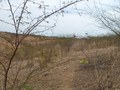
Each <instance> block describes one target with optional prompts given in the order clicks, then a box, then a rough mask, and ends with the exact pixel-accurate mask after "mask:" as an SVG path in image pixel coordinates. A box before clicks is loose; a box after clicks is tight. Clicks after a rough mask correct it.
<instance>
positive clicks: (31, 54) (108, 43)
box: [0, 33, 120, 90]
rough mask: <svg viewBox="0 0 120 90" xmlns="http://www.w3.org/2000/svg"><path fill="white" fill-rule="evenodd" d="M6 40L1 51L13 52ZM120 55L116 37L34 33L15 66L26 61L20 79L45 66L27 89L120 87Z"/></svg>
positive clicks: (20, 50)
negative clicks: (41, 34) (61, 35)
mask: <svg viewBox="0 0 120 90" xmlns="http://www.w3.org/2000/svg"><path fill="white" fill-rule="evenodd" d="M0 36H5V37H6V38H7V39H9V40H10V41H12V40H13V38H14V34H9V33H2V34H1V33H0ZM3 41H4V40H2V39H0V42H1V47H0V51H1V52H4V54H9V53H11V52H8V51H9V47H8V44H7V42H5V41H4V42H5V44H3ZM1 56H2V54H1ZM119 56H120V52H119V38H118V37H116V36H108V37H105V36H104V37H91V38H90V39H73V38H49V37H40V36H34V35H31V36H29V37H27V38H26V39H25V40H24V41H23V43H22V44H21V46H20V48H19V50H18V52H17V54H16V57H15V61H14V62H13V65H14V64H16V66H18V65H19V64H17V63H22V66H21V67H22V68H23V69H22V74H21V73H20V76H18V80H19V82H22V81H23V80H24V79H25V76H26V73H29V70H31V69H33V68H34V67H35V66H40V67H41V69H40V70H38V71H36V72H35V73H34V75H33V77H32V78H31V79H30V80H29V81H28V84H27V86H24V87H23V88H24V89H25V88H29V89H27V90H106V89H109V90H115V89H118V90H119V89H120V85H119V79H120V78H119V74H120V72H119V71H120V67H119V63H120V61H119ZM9 57H10V56H9ZM2 59H3V58H2ZM2 59H1V60H2ZM16 66H13V68H11V73H10V75H11V76H13V74H16V70H15V71H14V72H13V71H12V69H14V68H16ZM24 72H25V73H24ZM13 78H14V77H13ZM18 84H19V83H18ZM16 87H17V86H16ZM23 88H22V89H23ZM22 89H21V90H22Z"/></svg>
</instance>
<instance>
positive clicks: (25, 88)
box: [22, 84, 33, 90]
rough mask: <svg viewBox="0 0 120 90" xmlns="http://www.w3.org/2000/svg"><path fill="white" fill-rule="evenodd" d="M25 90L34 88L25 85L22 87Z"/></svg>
mask: <svg viewBox="0 0 120 90" xmlns="http://www.w3.org/2000/svg"><path fill="white" fill-rule="evenodd" d="M22 89H23V90H33V87H32V86H31V85H30V84H25V85H23V86H22Z"/></svg>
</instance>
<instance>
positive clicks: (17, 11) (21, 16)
mask: <svg viewBox="0 0 120 90" xmlns="http://www.w3.org/2000/svg"><path fill="white" fill-rule="evenodd" d="M6 1H7V3H8V6H9V8H7V9H6V8H5V9H4V8H1V9H0V10H4V11H6V12H9V13H10V14H9V15H8V14H7V16H8V18H9V19H11V20H10V21H6V20H5V19H0V21H1V22H3V23H6V24H8V25H11V26H12V27H13V28H14V31H15V37H13V38H12V40H10V39H9V38H8V37H5V35H1V36H0V38H1V39H2V40H3V41H4V42H2V43H1V45H3V46H7V47H9V52H7V54H4V53H1V57H3V58H4V59H3V58H0V59H1V60H0V65H1V67H2V69H1V70H3V72H1V75H2V76H3V81H2V83H3V86H2V90H8V89H11V90H14V89H15V87H16V86H15V85H16V84H18V83H17V82H18V78H19V76H20V75H21V73H20V71H21V70H22V69H21V65H22V64H23V63H19V62H17V63H15V62H14V59H15V56H16V53H17V51H18V49H19V47H20V45H21V43H22V41H23V40H24V39H25V38H26V37H28V36H29V35H30V34H31V33H35V32H36V31H37V32H40V33H41V32H44V31H46V30H50V29H51V28H53V27H55V26H56V24H54V25H52V26H48V25H49V19H50V17H51V16H54V15H56V16H58V15H59V14H61V13H64V9H65V8H67V7H69V6H71V5H73V4H76V3H78V2H81V1H83V0H73V1H68V2H62V4H61V5H58V6H56V7H54V8H51V7H50V6H49V5H46V4H45V1H44V0H41V2H40V3H39V2H36V1H35V0H22V1H20V3H19V4H16V3H14V0H6ZM29 5H30V6H29ZM32 5H33V6H34V5H35V6H36V7H37V9H39V10H38V11H39V12H38V13H36V14H38V15H33V14H32V13H33V11H31V9H30V8H31V6H32ZM7 16H6V17H7ZM55 23H56V22H55ZM46 24H47V25H46ZM42 26H45V27H46V28H45V29H44V30H42V29H40V30H38V27H40V28H41V27H42ZM20 34H22V35H20ZM15 68H17V70H16V71H15V72H16V73H15V75H13V77H14V78H12V77H11V75H10V74H11V73H12V71H14V69H15ZM38 69H40V67H39V66H36V67H32V68H30V70H31V71H29V73H26V74H27V75H26V78H25V80H24V81H23V82H22V83H19V85H18V87H19V88H20V86H22V85H24V84H25V83H26V82H27V80H28V79H29V78H30V77H31V76H32V74H33V73H34V72H35V71H37V70H38ZM24 73H25V72H24ZM15 90H16V89H15Z"/></svg>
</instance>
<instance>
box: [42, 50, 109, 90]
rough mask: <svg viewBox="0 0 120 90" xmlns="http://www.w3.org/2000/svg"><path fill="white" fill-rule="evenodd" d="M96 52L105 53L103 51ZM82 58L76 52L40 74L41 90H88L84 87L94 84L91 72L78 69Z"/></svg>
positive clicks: (81, 55)
mask: <svg viewBox="0 0 120 90" xmlns="http://www.w3.org/2000/svg"><path fill="white" fill-rule="evenodd" d="M110 50H111V49H110ZM97 51H99V52H104V53H105V49H98V50H97ZM95 52H96V50H91V51H90V53H95ZM83 57H84V55H83V54H82V52H76V53H73V54H70V55H68V56H67V57H64V58H61V59H59V61H57V62H55V64H56V65H57V66H55V67H53V68H51V69H50V70H49V71H48V72H45V73H43V74H42V81H41V83H42V84H41V86H40V87H41V90H90V89H87V88H86V87H87V86H91V84H94V82H92V80H93V79H94V77H92V73H91V72H92V71H91V70H86V71H85V70H83V69H82V68H81V67H80V59H81V58H83ZM86 82H87V83H86ZM93 87H94V86H93ZM81 88H85V89H81Z"/></svg>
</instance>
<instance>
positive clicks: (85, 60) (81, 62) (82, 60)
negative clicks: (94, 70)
mask: <svg viewBox="0 0 120 90" xmlns="http://www.w3.org/2000/svg"><path fill="white" fill-rule="evenodd" d="M88 63H89V61H88V60H87V59H81V60H80V64H88Z"/></svg>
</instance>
